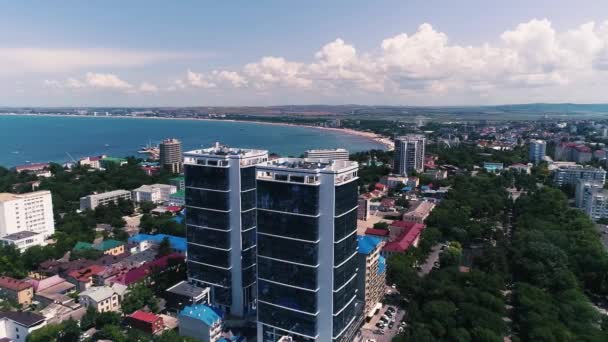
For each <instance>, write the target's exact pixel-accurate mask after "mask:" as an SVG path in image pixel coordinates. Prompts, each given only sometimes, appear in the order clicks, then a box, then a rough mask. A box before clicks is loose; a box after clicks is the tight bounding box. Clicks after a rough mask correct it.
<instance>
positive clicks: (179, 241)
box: [129, 234, 186, 252]
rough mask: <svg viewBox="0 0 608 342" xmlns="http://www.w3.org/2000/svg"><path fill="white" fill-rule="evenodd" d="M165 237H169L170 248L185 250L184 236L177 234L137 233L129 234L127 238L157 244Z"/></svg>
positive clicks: (132, 240)
mask: <svg viewBox="0 0 608 342" xmlns="http://www.w3.org/2000/svg"><path fill="white" fill-rule="evenodd" d="M165 238H167V239H169V244H170V245H171V248H172V249H174V250H176V251H180V252H185V251H186V238H183V237H179V236H173V235H167V234H155V235H150V234H137V235H133V236H131V237H130V238H129V242H135V243H140V242H142V241H151V242H153V243H156V244H159V243H161V242H162V241H163V240H164V239H165Z"/></svg>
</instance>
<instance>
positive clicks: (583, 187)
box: [575, 179, 604, 208]
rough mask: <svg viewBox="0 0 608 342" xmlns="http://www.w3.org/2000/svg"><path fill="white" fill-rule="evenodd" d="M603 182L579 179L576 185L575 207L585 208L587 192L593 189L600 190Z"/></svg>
mask: <svg viewBox="0 0 608 342" xmlns="http://www.w3.org/2000/svg"><path fill="white" fill-rule="evenodd" d="M603 187H604V182H602V181H594V180H585V179H581V180H579V181H578V183H577V184H576V193H575V205H576V207H577V208H586V207H587V199H588V198H589V192H591V191H592V190H594V189H602V188H603Z"/></svg>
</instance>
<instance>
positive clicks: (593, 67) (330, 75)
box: [0, 0, 608, 106]
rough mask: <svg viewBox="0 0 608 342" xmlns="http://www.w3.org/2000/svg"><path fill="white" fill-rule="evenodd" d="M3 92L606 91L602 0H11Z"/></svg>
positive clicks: (383, 96) (233, 98)
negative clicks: (297, 0)
mask: <svg viewBox="0 0 608 342" xmlns="http://www.w3.org/2000/svg"><path fill="white" fill-rule="evenodd" d="M0 6H1V7H0V8H1V9H2V10H1V11H0V81H2V82H0V106H2V105H7V106H26V105H38V106H47V105H49V106H64V105H65V106H86V105H91V106H106V105H107V106H114V105H142V106H157V105H183V106H187V105H273V104H306V103H328V104H343V103H361V104H403V105H461V104H471V105H474V104H500V103H522V102H561V101H570V102H606V100H605V98H604V96H605V95H604V94H606V90H608V89H607V88H608V84H607V83H606V81H604V80H605V79H607V78H606V76H608V75H607V74H606V73H607V72H608V2H605V1H597V0H596V1H587V0H581V1H576V2H574V1H566V0H552V1H549V0H538V1H533V0H528V1H520V0H511V1H501V2H500V3H499V2H497V1H481V0H468V1H467V0H462V1H451V0H444V1H437V0H427V1H414V0H412V1H359V0H349V1H342V0H340V1H299V2H295V1H233V2H228V1H219V2H218V1H214V2H212V1H173V2H167V1H52V2H51V1H19V2H14V1H1V2H0Z"/></svg>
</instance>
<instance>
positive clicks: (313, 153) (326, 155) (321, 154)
mask: <svg viewBox="0 0 608 342" xmlns="http://www.w3.org/2000/svg"><path fill="white" fill-rule="evenodd" d="M304 157H305V158H318V159H332V160H348V151H347V150H345V149H343V148H336V149H325V150H308V151H306V152H304Z"/></svg>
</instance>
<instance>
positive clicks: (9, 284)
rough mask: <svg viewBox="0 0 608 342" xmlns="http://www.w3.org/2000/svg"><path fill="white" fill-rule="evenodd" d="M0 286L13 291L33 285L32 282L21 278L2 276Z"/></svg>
mask: <svg viewBox="0 0 608 342" xmlns="http://www.w3.org/2000/svg"><path fill="white" fill-rule="evenodd" d="M0 287H1V288H4V289H9V290H13V291H23V290H25V289H29V288H31V287H32V284H30V283H28V282H27V281H25V280H19V279H15V278H11V277H0Z"/></svg>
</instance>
